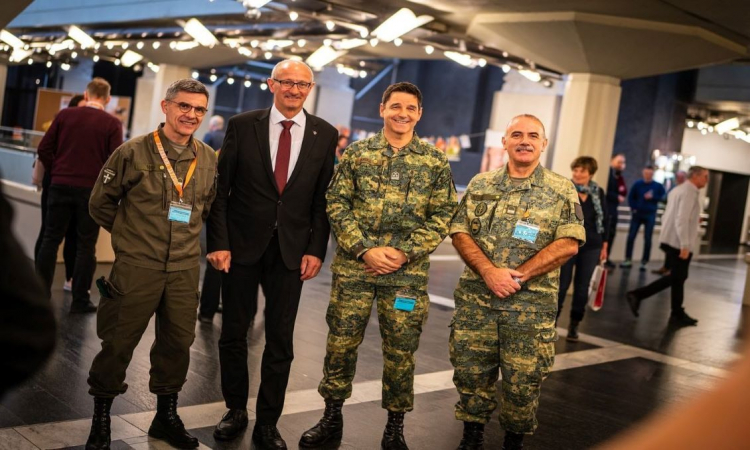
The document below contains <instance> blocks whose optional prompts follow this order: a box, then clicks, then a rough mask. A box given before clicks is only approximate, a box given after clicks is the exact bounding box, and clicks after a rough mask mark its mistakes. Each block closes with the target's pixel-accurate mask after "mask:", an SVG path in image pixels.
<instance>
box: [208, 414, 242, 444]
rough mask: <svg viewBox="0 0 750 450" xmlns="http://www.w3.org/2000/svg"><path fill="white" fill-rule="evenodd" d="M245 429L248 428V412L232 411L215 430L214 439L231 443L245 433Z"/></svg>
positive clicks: (225, 415)
mask: <svg viewBox="0 0 750 450" xmlns="http://www.w3.org/2000/svg"><path fill="white" fill-rule="evenodd" d="M245 428H247V410H246V409H230V410H229V411H227V413H226V414H224V417H222V418H221V422H219V423H218V425H216V428H214V439H216V440H217V441H231V440H233V439H235V438H237V436H239V435H240V434H241V433H242V432H243V431H245Z"/></svg>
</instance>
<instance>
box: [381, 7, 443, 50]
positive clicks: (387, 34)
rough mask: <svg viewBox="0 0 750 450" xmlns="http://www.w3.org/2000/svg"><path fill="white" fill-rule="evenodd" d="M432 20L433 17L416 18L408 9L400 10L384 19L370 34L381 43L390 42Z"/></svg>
mask: <svg viewBox="0 0 750 450" xmlns="http://www.w3.org/2000/svg"><path fill="white" fill-rule="evenodd" d="M433 20H434V17H432V16H427V15H423V16H419V17H417V16H416V15H415V14H414V13H413V12H412V11H411V10H410V9H409V8H401V9H399V10H398V11H396V13H395V14H394V15H392V16H391V17H389V18H388V19H386V21H385V22H383V23H381V24H380V26H379V27H377V28H376V29H375V30H374V31H373V32H372V34H373V36H375V37H377V38H378V39H380V40H381V41H383V42H391V41H392V40H394V39H396V38H397V37H400V36H403V35H404V34H406V33H408V32H410V31H411V30H413V29H415V28H419V27H421V26H422V25H424V24H426V23H429V22H432V21H433Z"/></svg>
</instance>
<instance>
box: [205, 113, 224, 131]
mask: <svg viewBox="0 0 750 450" xmlns="http://www.w3.org/2000/svg"><path fill="white" fill-rule="evenodd" d="M208 126H209V128H214V127H215V128H217V129H219V130H221V129H222V128H224V118H223V117H221V116H219V115H215V116H211V118H210V119H209V120H208Z"/></svg>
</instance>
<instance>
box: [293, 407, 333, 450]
mask: <svg viewBox="0 0 750 450" xmlns="http://www.w3.org/2000/svg"><path fill="white" fill-rule="evenodd" d="M343 406H344V401H343V400H326V409H325V411H323V417H322V418H321V419H320V421H319V422H318V423H317V424H315V426H314V427H312V428H310V429H309V430H307V431H305V432H304V433H302V437H301V438H300V440H299V446H300V447H306V448H315V447H320V446H321V445H323V444H325V443H326V442H328V441H333V440H338V439H341V436H342V434H343V432H344V416H343V415H342V414H341V408H342V407H343Z"/></svg>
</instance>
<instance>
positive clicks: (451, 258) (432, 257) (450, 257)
mask: <svg viewBox="0 0 750 450" xmlns="http://www.w3.org/2000/svg"><path fill="white" fill-rule="evenodd" d="M446 261H461V257H460V256H458V255H435V254H433V255H430V262H446Z"/></svg>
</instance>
